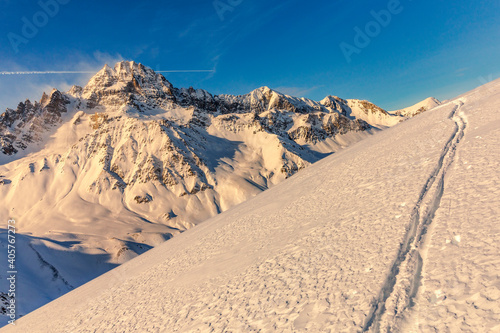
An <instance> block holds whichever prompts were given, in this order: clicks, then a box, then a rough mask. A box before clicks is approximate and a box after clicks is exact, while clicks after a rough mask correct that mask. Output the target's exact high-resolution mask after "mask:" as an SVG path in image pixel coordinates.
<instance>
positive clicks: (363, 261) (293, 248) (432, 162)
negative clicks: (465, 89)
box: [2, 80, 500, 332]
mask: <svg viewBox="0 0 500 333" xmlns="http://www.w3.org/2000/svg"><path fill="white" fill-rule="evenodd" d="M499 107H500V80H497V81H495V82H492V83H490V84H488V85H486V86H483V87H480V88H478V89H476V90H474V91H472V92H469V93H467V94H465V95H463V96H461V97H459V98H457V99H455V100H452V101H450V102H448V103H445V104H443V105H440V106H438V107H437V108H434V109H433V110H432V111H429V112H425V113H423V114H421V115H419V116H418V117H416V118H413V119H410V120H408V121H405V122H403V123H401V124H399V125H398V126H396V127H393V128H390V129H387V130H385V131H382V132H380V133H378V134H377V135H374V136H370V137H368V138H366V139H365V140H363V141H361V142H358V143H357V144H354V145H353V146H351V147H349V148H347V149H345V150H342V151H340V152H338V153H336V154H334V155H332V156H329V157H327V158H325V159H323V160H321V161H319V162H317V163H315V164H313V165H312V166H310V167H308V168H306V169H304V170H302V171H301V172H300V173H298V174H296V175H294V176H292V177H290V178H289V179H287V180H286V181H284V182H282V183H280V184H278V185H276V186H275V187H273V188H271V189H269V190H267V191H265V192H263V193H261V194H259V195H257V196H256V197H254V198H253V199H250V200H248V201H246V202H244V203H242V204H240V205H238V206H235V207H233V208H231V209H229V210H227V211H225V212H223V213H222V214H220V215H217V216H215V217H213V218H211V219H209V220H207V221H206V222H204V223H202V224H200V225H198V226H196V227H195V228H192V229H190V230H187V231H186V232H184V233H182V234H179V235H177V236H176V237H174V238H172V239H171V240H169V241H168V242H165V243H163V244H161V245H159V246H157V247H155V248H153V249H151V250H150V251H148V252H146V253H144V254H143V255H140V256H138V257H136V258H134V259H132V260H130V261H128V262H126V263H124V264H122V265H121V266H119V267H117V268H115V269H112V270H111V271H109V272H107V273H105V274H104V275H101V276H99V277H98V278H96V279H95V280H93V281H91V282H89V283H87V284H85V285H83V286H81V287H79V288H77V289H75V290H73V291H71V292H69V293H67V294H66V295H64V296H62V297H60V298H58V299H56V300H55V301H53V302H51V303H49V304H47V305H46V306H44V307H42V308H40V309H38V310H36V311H34V312H32V313H30V314H28V315H26V316H25V317H23V318H21V319H19V320H18V321H17V322H16V326H7V327H4V328H3V329H2V332H89V331H90V332H93V331H98V332H175V331H179V332H197V331H200V332H209V331H215V332H222V331H240V332H247V331H259V330H261V331H264V332H269V331H277V332H280V331H311V332H320V331H321V332H325V331H326V332H328V331H331V332H363V331H369V332H376V331H381V332H389V331H391V332H435V331H439V332H459V331H464V332H498V331H499V330H500V325H499V321H498V318H500V276H499V273H498V272H499V271H500V254H499V253H500V232H499V231H500V230H499V228H500V226H499V225H498V216H499V214H500V200H499V198H500V173H499V171H498V161H499V160H500V150H499V149H498V145H499V138H500V114H499V113H498V109H499Z"/></svg>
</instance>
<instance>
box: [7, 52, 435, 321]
mask: <svg viewBox="0 0 500 333" xmlns="http://www.w3.org/2000/svg"><path fill="white" fill-rule="evenodd" d="M439 104H440V102H439V101H437V100H436V99H433V98H429V99H427V100H425V101H423V102H421V103H419V104H417V105H415V106H412V107H409V108H406V109H403V110H399V111H393V112H388V111H386V110H384V109H382V108H380V107H378V106H376V105H374V104H372V103H370V102H368V101H364V100H355V99H342V98H339V97H336V96H327V97H325V98H324V99H323V100H321V101H319V102H318V101H313V100H310V99H306V98H297V97H292V96H288V95H285V94H282V93H280V92H278V91H275V90H273V89H270V88H268V87H262V88H258V89H256V90H254V91H252V92H250V93H248V94H246V95H240V96H233V95H212V94H210V93H209V92H207V91H205V90H201V89H193V88H187V89H186V88H176V87H174V86H173V85H172V84H171V83H170V82H169V81H167V80H166V79H165V77H163V76H162V75H161V74H158V73H155V72H154V71H153V70H151V69H150V68H148V67H146V66H143V65H142V64H138V63H135V62H128V61H123V62H119V63H117V64H116V65H115V66H114V67H113V68H112V67H109V66H107V65H106V66H105V67H104V68H102V69H101V70H100V71H99V72H98V73H97V74H96V75H95V76H93V77H92V78H91V79H90V81H89V82H88V84H87V85H86V86H85V87H79V86H73V87H72V88H71V89H70V90H69V91H67V92H61V91H59V90H56V89H54V90H52V92H50V93H48V94H45V93H44V94H43V96H42V98H41V99H40V101H35V102H31V101H29V100H26V101H25V102H22V103H19V106H18V107H17V109H15V110H14V109H7V110H6V111H5V112H4V113H3V114H2V115H0V163H1V165H0V200H1V203H2V205H1V207H0V220H2V221H7V220H8V219H15V220H16V221H18V222H17V227H18V230H17V232H18V236H17V237H18V238H17V244H18V245H17V246H18V251H19V252H20V253H22V256H21V255H20V256H19V258H18V262H17V264H18V270H19V271H22V272H23V274H22V275H20V276H19V281H18V285H19V296H18V297H19V298H20V299H23V300H24V302H22V303H20V304H19V308H18V310H19V313H20V314H21V315H24V314H26V313H28V312H30V311H32V310H34V309H35V308H38V307H40V306H42V305H43V304H45V303H47V302H49V301H51V300H53V299H55V298H57V297H59V296H61V295H63V294H65V293H66V292H68V291H70V290H73V289H74V288H76V287H78V286H80V285H82V284H84V283H86V282H87V281H89V280H91V279H93V278H95V277H97V276H99V275H101V274H103V273H105V272H106V271H108V270H110V269H112V268H114V267H116V266H117V265H120V264H122V263H124V262H127V261H128V260H130V259H132V258H134V257H136V256H137V255H139V254H142V253H144V252H145V251H147V250H149V249H151V248H152V247H155V246H157V245H159V244H161V243H163V242H164V241H165V240H168V239H170V238H172V237H173V236H175V235H177V234H180V233H182V232H184V231H185V230H187V229H190V228H192V227H193V226H195V225H197V224H199V223H200V222H202V221H205V220H207V219H209V218H210V217H213V216H215V215H217V214H219V213H221V212H224V211H226V210H228V209H229V208H231V207H233V206H235V205H238V204H240V203H242V202H244V201H247V200H248V199H250V198H251V197H253V196H255V195H257V194H259V193H260V192H262V191H264V190H267V189H269V188H271V187H273V186H275V185H276V184H279V183H281V182H283V181H284V180H285V179H288V178H290V177H291V176H292V175H294V174H296V173H297V172H299V171H300V170H302V169H304V168H306V167H308V166H310V165H311V164H313V163H315V162H317V161H319V160H320V159H323V158H324V157H326V156H328V155H330V154H332V153H336V152H338V151H340V150H342V149H343V148H345V147H347V146H351V145H353V144H354V143H356V142H359V141H360V140H362V139H365V138H367V137H369V136H372V135H373V134H375V133H376V132H379V131H380V130H383V129H386V128H388V127H392V126H394V125H396V124H399V123H400V122H402V121H405V120H407V119H409V118H410V117H413V116H415V115H417V114H420V113H422V112H423V111H426V110H428V109H431V108H433V107H435V106H437V105H439ZM332 172H336V171H335V170H332ZM353 186H355V185H354V184H353ZM0 231H1V235H2V239H1V246H2V247H6V244H7V243H6V240H5V237H6V230H5V229H0ZM3 274H4V273H3V271H2V272H0V277H1V280H2V283H3V284H0V287H1V289H0V298H1V299H2V300H4V301H5V300H6V297H5V295H6V294H5V291H6V290H7V289H6V282H5V278H4V276H3ZM40 286H43V288H40ZM2 311H4V312H5V307H3V308H2Z"/></svg>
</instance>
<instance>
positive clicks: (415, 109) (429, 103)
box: [390, 97, 441, 117]
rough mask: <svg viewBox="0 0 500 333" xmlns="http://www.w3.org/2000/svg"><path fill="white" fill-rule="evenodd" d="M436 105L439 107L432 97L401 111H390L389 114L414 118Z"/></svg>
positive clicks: (438, 103) (437, 101) (439, 103)
mask: <svg viewBox="0 0 500 333" xmlns="http://www.w3.org/2000/svg"><path fill="white" fill-rule="evenodd" d="M438 105H441V102H440V101H439V100H437V99H436V98H434V97H429V98H426V99H424V100H423V101H421V102H418V103H417V104H415V105H412V106H409V107H407V108H404V109H401V110H397V111H391V112H390V113H391V114H393V115H396V116H403V117H414V116H416V115H418V114H420V113H422V112H425V111H427V110H430V109H432V108H435V107H436V106H438Z"/></svg>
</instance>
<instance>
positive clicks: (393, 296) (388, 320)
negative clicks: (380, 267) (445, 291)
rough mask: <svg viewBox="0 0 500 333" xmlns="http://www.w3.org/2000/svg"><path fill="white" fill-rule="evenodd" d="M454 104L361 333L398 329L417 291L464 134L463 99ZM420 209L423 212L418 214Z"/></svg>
mask: <svg viewBox="0 0 500 333" xmlns="http://www.w3.org/2000/svg"><path fill="white" fill-rule="evenodd" d="M456 104H457V105H456V106H455V107H454V108H453V111H452V112H451V114H450V116H449V117H448V118H449V119H452V120H453V121H454V122H455V130H454V132H453V134H452V135H451V137H450V139H449V140H448V141H447V142H446V145H445V147H444V148H443V151H442V153H441V156H440V158H439V160H438V164H437V166H436V168H435V169H434V171H433V172H432V173H431V175H430V177H429V179H427V181H426V183H425V185H424V187H423V189H422V192H421V194H420V197H419V199H418V201H417V203H416V205H415V206H414V208H413V211H412V214H411V220H410V223H409V226H408V231H407V234H406V235H405V238H404V241H403V243H401V246H400V249H399V252H398V256H397V258H396V260H395V261H394V264H393V265H392V267H391V270H390V274H389V275H388V277H387V279H386V281H385V283H384V284H383V287H382V290H381V291H380V294H379V297H378V300H377V301H376V302H375V303H374V304H373V306H372V310H371V311H370V314H369V316H368V318H367V321H366V324H365V325H364V328H363V332H367V331H374V332H379V331H388V332H391V331H393V330H396V329H398V327H400V325H401V321H402V320H404V316H405V314H406V310H407V309H408V308H409V307H411V306H412V304H413V298H414V297H415V296H416V293H417V292H418V288H419V284H420V282H421V271H422V266H423V265H424V261H423V258H422V254H421V252H422V249H423V247H424V246H426V244H425V235H426V234H427V230H428V228H429V226H430V225H431V223H432V221H433V219H434V216H435V214H436V211H437V210H438V209H439V207H440V204H441V198H442V196H443V192H444V185H445V177H446V172H447V171H448V169H449V167H450V166H451V164H452V163H453V161H454V157H455V152H456V150H457V145H458V144H459V143H460V140H461V139H462V138H463V136H464V133H465V128H466V122H465V120H464V118H463V116H462V115H461V111H460V109H461V107H462V105H463V102H461V101H458V102H456ZM436 180H438V182H437V184H436ZM423 211H425V214H422V212H423ZM422 215H423V218H421V216H422Z"/></svg>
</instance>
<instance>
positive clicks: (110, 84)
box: [81, 61, 173, 111]
mask: <svg viewBox="0 0 500 333" xmlns="http://www.w3.org/2000/svg"><path fill="white" fill-rule="evenodd" d="M172 89H173V86H172V84H171V83H170V82H168V81H167V80H166V79H165V77H164V76H163V75H161V74H159V73H155V72H154V71H153V70H152V69H151V68H148V67H146V66H144V65H142V64H139V63H136V62H133V61H121V62H119V63H117V64H116V65H115V66H114V68H111V67H110V66H108V65H105V66H104V67H103V68H102V69H101V70H100V71H99V72H98V73H97V74H96V75H94V76H93V77H92V78H91V79H90V81H89V82H88V83H87V85H86V86H85V87H84V88H83V91H82V94H81V96H82V97H83V98H84V99H87V100H88V101H89V102H88V103H87V106H88V107H89V108H93V107H95V106H97V105H104V106H108V107H115V108H123V107H125V106H127V105H128V106H132V107H134V108H136V109H138V110H139V111H143V110H144V109H147V108H155V107H160V106H162V105H163V104H164V103H163V102H165V101H167V100H170V99H172V96H173V92H172Z"/></svg>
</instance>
